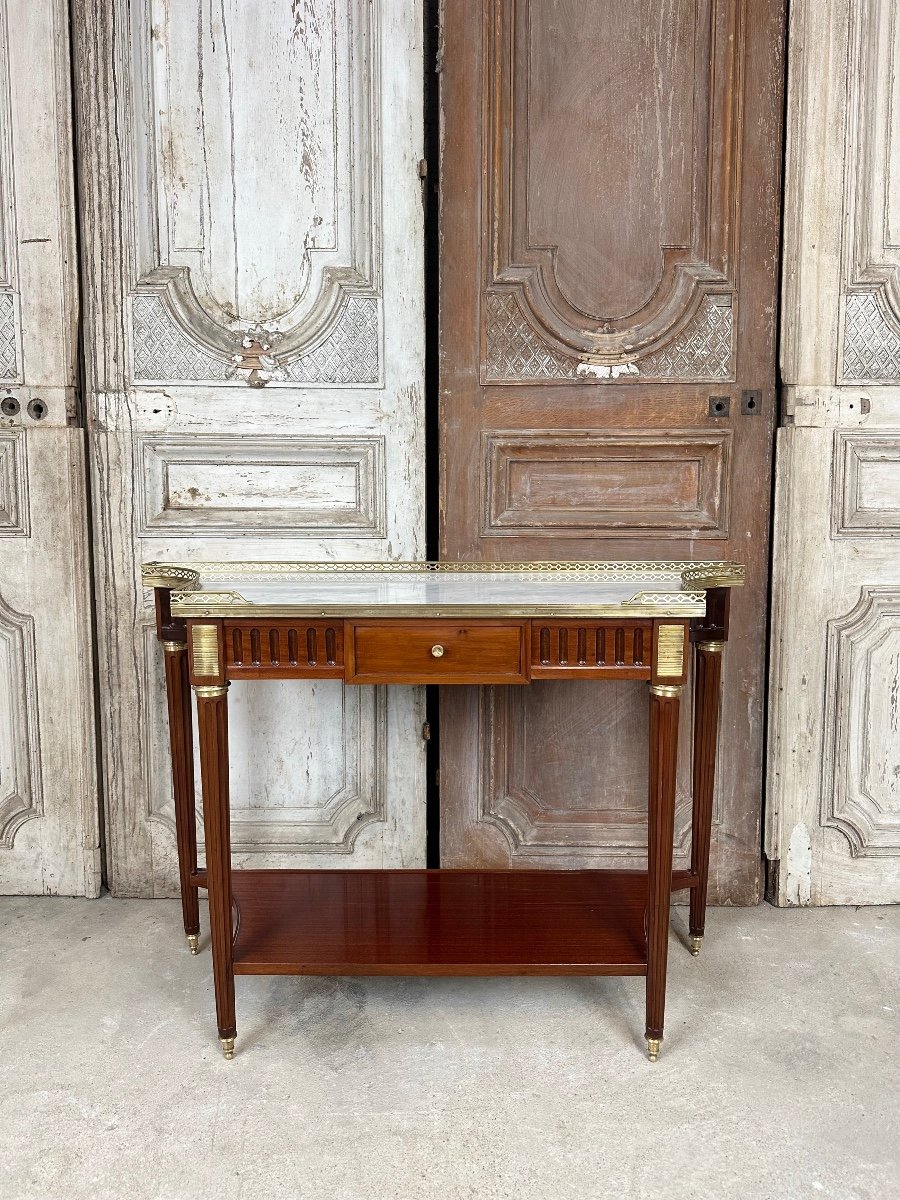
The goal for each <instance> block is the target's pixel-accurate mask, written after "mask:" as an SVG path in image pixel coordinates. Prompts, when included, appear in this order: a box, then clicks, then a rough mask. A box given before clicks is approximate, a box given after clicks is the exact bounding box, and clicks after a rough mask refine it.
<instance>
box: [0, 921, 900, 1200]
mask: <svg viewBox="0 0 900 1200" xmlns="http://www.w3.org/2000/svg"><path fill="white" fill-rule="evenodd" d="M204 920H205V913H204ZM674 924H675V929H674V932H673V940H672V945H671V958H670V980H669V1008H668V1022H667V1036H666V1040H665V1043H664V1045H663V1053H662V1056H661V1058H660V1061H659V1063H658V1064H656V1065H655V1066H652V1065H650V1064H649V1063H648V1062H647V1061H646V1060H645V1057H644V1050H643V1043H642V1039H641V1036H640V1035H641V1034H642V1032H643V981H642V980H639V979H632V980H616V979H612V980H590V979H588V980H578V979H574V980H559V979H557V980H553V979H549V980H548V979H538V980H527V979H513V980H454V979H451V980H421V979H418V980H417V979H386V980H377V979H360V980H347V979H338V980H321V979H319V980H315V979H313V980H310V979H281V980H279V979H265V978H260V979H239V980H238V982H237V992H238V996H237V999H238V1044H237V1047H238V1049H237V1055H236V1057H235V1059H234V1061H233V1062H231V1063H227V1062H225V1061H224V1060H223V1058H222V1057H221V1054H220V1052H219V1045H218V1042H217V1040H216V1035H215V1028H214V1022H213V997H212V982H211V976H210V957H209V951H208V946H207V945H206V944H204V952H203V953H202V955H201V956H200V957H199V958H191V956H190V955H189V954H188V952H187V949H186V946H185V944H184V942H183V940H182V938H181V936H180V931H179V913H178V909H177V906H176V905H175V904H173V903H170V902H168V901H123V900H110V899H108V898H107V899H104V900H101V901H97V902H86V901H76V900H9V899H0V971H2V974H0V1196H2V1197H3V1200H20V1198H25V1197H29V1198H31V1197H53V1198H56V1197H60V1198H63V1200H80V1198H82V1197H89V1198H91V1200H105V1198H106V1197H109V1198H111V1200H112V1198H115V1200H126V1198H130V1197H136V1198H143V1197H166V1198H170V1197H171V1198H178V1200H188V1198H193V1197H204V1198H205V1200H206V1198H210V1200H233V1198H237V1197H242V1198H243V1197H248V1198H249V1197H256V1196H259V1197H261V1198H264V1200H278V1198H280V1197H292V1198H293V1197H317V1198H327V1200H343V1198H345V1197H354V1198H356V1197H359V1198H364V1200H381V1198H388V1197H391V1198H395V1197H396V1198H405V1197H419V1196H429V1197H430V1196H434V1197H448V1198H449V1197H452V1198H456V1197H479V1198H486V1197H516V1198H524V1197H551V1198H556V1197H559V1198H560V1200H563V1198H567V1197H579V1198H581V1197H603V1198H605V1197H635V1198H637V1197H641V1198H643V1197H648V1198H649V1197H652V1198H654V1200H657V1198H659V1200H662V1198H667V1197H673V1198H676V1200H694V1198H697V1200H700V1198H703V1200H706V1198H707V1197H708V1198H709V1200H729V1198H730V1197H740V1198H741V1200H744V1198H748V1200H749V1198H752V1200H766V1198H769V1197H771V1198H773V1200H793V1198H794V1197H813V1198H816V1200H828V1198H834V1200H838V1198H840V1200H844V1198H847V1200H849V1198H853V1200H864V1198H865V1200H869V1198H872V1200H875V1198H877V1200H887V1198H889V1197H900V1069H898V1063H900V1055H898V1047H897V1033H898V1014H900V908H897V909H868V910H866V909H861V910H852V909H838V910H829V911H817V912H814V911H803V912H797V911H792V912H778V911H776V910H774V909H772V908H769V907H762V908H759V909H756V910H749V911H748V910H729V909H717V910H715V911H714V912H713V913H712V915H711V920H710V923H709V928H708V931H707V933H708V936H707V944H706V945H705V947H704V952H703V956H702V957H701V958H700V959H696V960H695V959H692V958H691V957H690V956H689V955H688V953H687V951H686V949H685V947H684V933H685V931H684V919H683V913H682V910H678V911H676V915H675V922H674Z"/></svg>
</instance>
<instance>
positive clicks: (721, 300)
mask: <svg viewBox="0 0 900 1200" xmlns="http://www.w3.org/2000/svg"><path fill="white" fill-rule="evenodd" d="M638 366H639V368H640V372H641V375H642V376H643V378H644V379H679V380H707V379H709V380H731V379H734V374H735V370H734V367H735V364H734V311H733V309H732V307H731V297H730V296H706V297H705V298H704V300H703V303H702V304H701V305H700V308H699V310H698V312H697V315H696V316H695V317H694V319H693V321H692V322H691V323H690V325H688V327H687V329H685V330H684V332H683V333H681V334H679V336H678V337H677V338H675V339H674V341H672V342H670V343H669V345H668V346H664V347H663V349H662V350H657V351H656V353H654V354H648V355H647V357H646V358H642V359H639V361H638Z"/></svg>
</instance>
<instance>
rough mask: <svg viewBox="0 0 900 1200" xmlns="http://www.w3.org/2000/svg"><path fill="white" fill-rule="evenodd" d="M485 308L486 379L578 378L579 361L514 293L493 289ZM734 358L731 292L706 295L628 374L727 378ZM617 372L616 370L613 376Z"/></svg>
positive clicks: (645, 377) (647, 377)
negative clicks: (529, 316)
mask: <svg viewBox="0 0 900 1200" xmlns="http://www.w3.org/2000/svg"><path fill="white" fill-rule="evenodd" d="M486 308H487V362H486V364H485V377H486V381H487V382H498V383H499V382H504V383H518V382H523V381H526V380H533V379H577V378H578V377H579V370H578V369H579V366H581V365H582V360H581V359H580V358H578V357H575V356H568V355H565V354H563V353H560V352H559V351H557V350H555V349H553V348H552V347H551V346H549V345H548V344H547V343H546V342H545V341H544V340H543V339H542V338H541V337H540V336H539V335H538V333H537V332H536V330H535V329H534V328H533V327H532V325H531V324H530V323H529V322H528V321H527V320H526V318H525V316H524V315H523V313H522V310H521V307H520V305H519V301H518V298H517V297H516V295H515V293H513V292H503V293H498V292H491V293H490V294H489V295H488V296H487V305H486ZM734 360H735V355H734V313H733V310H732V306H731V297H730V296H706V297H705V298H704V300H703V302H702V304H701V305H700V308H699V309H698V311H697V314H696V316H695V317H694V319H693V321H691V323H690V324H689V325H688V327H687V328H686V329H685V330H684V331H683V332H682V333H680V334H679V335H678V337H676V338H675V339H674V340H673V341H672V342H670V343H669V345H668V346H665V347H663V349H661V350H657V351H655V352H654V353H653V354H648V355H646V356H645V357H644V358H639V359H637V360H636V363H635V364H634V365H633V367H632V369H631V370H630V371H629V372H627V375H628V376H629V377H631V378H635V379H638V378H639V379H642V380H644V381H654V380H668V379H674V380H680V381H706V380H711V381H720V380H731V379H734V374H735V361H734ZM624 374H625V373H624V372H622V371H619V372H618V375H624ZM615 377H616V372H615V371H614V372H613V373H612V374H611V378H615ZM594 378H602V376H599V375H595V376H594Z"/></svg>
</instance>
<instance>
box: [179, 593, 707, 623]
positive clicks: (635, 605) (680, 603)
mask: <svg viewBox="0 0 900 1200" xmlns="http://www.w3.org/2000/svg"><path fill="white" fill-rule="evenodd" d="M172 612H173V613H174V614H175V616H179V617H229V616H231V617H233V616H239V617H249V616H253V617H303V618H311V617H334V618H347V619H357V618H361V617H447V618H451V619H454V620H456V619H462V618H466V617H468V618H471V617H485V618H487V617H513V618H520V619H523V620H527V619H528V618H530V617H555V618H558V619H564V618H567V617H581V618H589V617H702V616H704V615H705V613H706V593H705V592H671V593H659V592H638V593H637V594H636V595H635V596H632V597H631V599H629V600H625V601H623V602H622V603H620V604H566V603H564V602H563V603H559V602H558V603H556V604H496V603H486V604H434V603H422V604H403V603H397V604H354V603H352V602H345V603H342V604H291V603H286V604H255V603H253V602H252V601H250V600H247V599H245V598H244V597H243V596H241V595H240V593H239V592H203V591H197V592H173V593H172Z"/></svg>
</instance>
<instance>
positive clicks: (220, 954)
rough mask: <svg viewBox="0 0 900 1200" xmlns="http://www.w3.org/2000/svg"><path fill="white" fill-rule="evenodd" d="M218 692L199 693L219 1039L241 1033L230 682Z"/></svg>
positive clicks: (201, 757)
mask: <svg viewBox="0 0 900 1200" xmlns="http://www.w3.org/2000/svg"><path fill="white" fill-rule="evenodd" d="M217 690H218V692H219V694H217V695H215V696H206V695H203V694H202V692H198V693H197V728H198V731H199V734H200V776H201V779H202V781H203V827H204V832H205V835H206V887H207V891H208V895H209V931H210V940H211V942H212V962H213V982H214V984H215V992H216V1018H217V1022H218V1026H219V1037H220V1038H233V1037H234V1036H235V1034H236V1032H237V1029H236V1026H235V1012H234V968H233V959H232V939H233V932H234V931H233V927H232V919H231V830H230V821H229V810H228V805H229V788H228V685H227V684H226V685H224V686H223V687H222V688H221V689H217Z"/></svg>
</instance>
